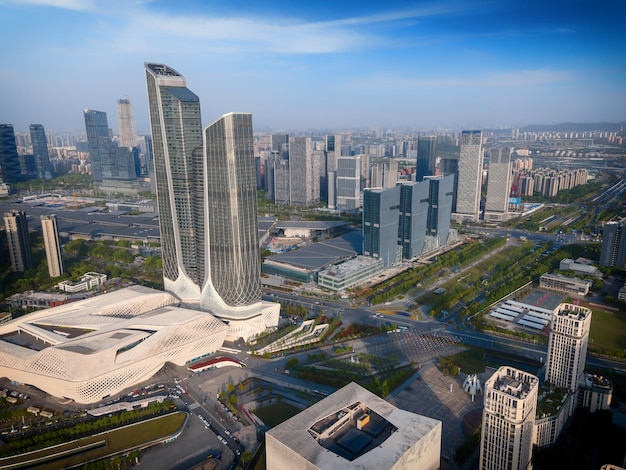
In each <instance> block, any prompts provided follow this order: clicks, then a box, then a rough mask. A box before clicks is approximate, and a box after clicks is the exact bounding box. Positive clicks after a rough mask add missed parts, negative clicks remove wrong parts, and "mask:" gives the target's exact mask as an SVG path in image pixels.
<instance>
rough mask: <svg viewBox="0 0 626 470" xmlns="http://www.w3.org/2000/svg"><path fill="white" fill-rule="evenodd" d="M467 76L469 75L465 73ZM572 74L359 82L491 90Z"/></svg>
mask: <svg viewBox="0 0 626 470" xmlns="http://www.w3.org/2000/svg"><path fill="white" fill-rule="evenodd" d="M465 75H467V74H466V73H465ZM570 76H571V74H570V73H569V72H565V71H558V70H547V69H539V70H517V71H498V72H491V73H490V72H486V73H483V74H482V75H480V76H473V77H468V76H464V77H451V76H445V77H424V78H398V77H372V78H371V79H369V80H368V79H365V80H363V81H361V82H359V85H360V86H362V87H365V88H368V87H380V86H385V87H388V86H390V85H394V86H398V85H405V86H411V87H413V86H417V87H425V88H427V87H431V88H489V87H524V86H537V85H546V84H549V83H557V82H563V81H566V80H568V79H569V78H570Z"/></svg>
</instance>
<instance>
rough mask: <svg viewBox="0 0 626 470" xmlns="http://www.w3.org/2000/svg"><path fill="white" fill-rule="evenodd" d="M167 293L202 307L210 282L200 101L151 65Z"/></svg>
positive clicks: (167, 71)
mask: <svg viewBox="0 0 626 470" xmlns="http://www.w3.org/2000/svg"><path fill="white" fill-rule="evenodd" d="M146 76H147V83H148V104H149V108H150V125H151V128H152V151H153V153H154V171H155V176H156V188H157V203H158V208H159V226H160V229H161V247H162V250H163V277H164V282H165V290H167V291H169V292H172V293H174V294H176V295H177V296H178V297H180V298H181V299H182V300H188V301H198V300H199V298H200V292H201V290H202V286H203V284H204V282H205V279H206V270H205V251H204V247H205V246H206V238H205V237H206V233H205V210H204V193H203V189H204V162H203V158H202V121H201V117H200V99H199V98H198V97H197V96H196V95H195V94H194V93H192V92H191V91H190V90H189V89H188V88H187V86H186V81H185V79H184V77H183V76H182V75H180V74H179V73H178V72H176V71H175V70H174V69H171V68H170V67H168V66H166V65H159V64H146Z"/></svg>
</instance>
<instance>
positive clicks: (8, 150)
mask: <svg viewBox="0 0 626 470" xmlns="http://www.w3.org/2000/svg"><path fill="white" fill-rule="evenodd" d="M0 176H1V177H2V182H3V183H18V182H20V181H22V170H21V169H20V160H19V156H18V154H17V145H16V144H15V132H13V126H12V125H11V124H0Z"/></svg>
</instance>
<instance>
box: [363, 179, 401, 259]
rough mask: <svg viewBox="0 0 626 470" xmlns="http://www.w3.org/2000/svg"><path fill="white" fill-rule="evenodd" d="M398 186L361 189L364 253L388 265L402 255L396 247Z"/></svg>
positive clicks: (398, 213)
mask: <svg viewBox="0 0 626 470" xmlns="http://www.w3.org/2000/svg"><path fill="white" fill-rule="evenodd" d="M399 201H400V186H396V187H395V188H390V189H366V190H365V191H364V192H363V254H364V255H365V256H371V257H372V258H380V259H382V260H383V261H384V266H385V268H388V267H390V266H392V265H394V264H395V263H397V262H398V261H399V260H400V259H401V253H400V249H399V247H398V227H399V217H400V204H399Z"/></svg>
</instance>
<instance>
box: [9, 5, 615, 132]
mask: <svg viewBox="0 0 626 470" xmlns="http://www.w3.org/2000/svg"><path fill="white" fill-rule="evenodd" d="M298 3H300V2H287V1H282V0H277V1H257V2H252V1H242V2H236V3H234V2H224V1H221V0H218V1H214V2H211V3H208V2H203V1H199V0H184V1H180V2H176V3H173V2H168V1H148V0H128V1H122V0H112V1H98V0H0V27H1V28H2V30H3V31H4V36H5V47H4V49H3V53H4V60H3V61H2V64H1V65H0V90H1V91H0V101H1V102H2V103H3V105H2V106H1V107H0V123H7V124H13V126H14V128H15V129H16V131H21V132H24V131H27V129H28V126H29V125H30V124H31V123H38V124H43V125H44V126H45V128H46V130H48V131H51V132H64V131H77V130H82V129H84V119H83V109H84V108H90V109H96V110H99V111H104V112H106V113H107V116H108V120H109V126H110V127H111V128H113V129H114V131H115V132H117V129H118V123H117V100H118V99H120V98H123V97H129V98H130V100H131V103H132V104H133V107H134V111H135V119H136V127H137V131H138V132H140V133H146V132H149V124H148V109H147V96H146V95H147V92H146V84H145V72H144V62H159V63H165V64H167V65H169V66H171V67H173V68H174V69H176V70H177V71H178V72H180V73H181V74H182V75H183V76H185V78H186V80H187V86H188V87H189V89H190V90H192V91H193V92H194V93H196V94H197V95H198V96H199V98H200V102H201V107H202V120H203V123H205V124H208V123H210V122H212V121H214V120H215V119H217V118H218V117H220V116H221V115H223V114H225V113H228V112H232V111H242V112H251V113H253V119H254V126H255V130H257V131H259V130H262V129H273V130H283V129H303V130H304V129H342V128H343V129H348V128H352V129H356V128H403V127H404V128H410V129H430V130H437V129H461V128H502V127H523V126H525V125H529V124H554V123H560V122H622V121H626V61H624V59H623V50H622V46H623V44H625V43H626V32H625V31H624V29H623V20H624V17H625V11H626V7H625V6H623V5H621V4H619V3H618V2H615V3H612V2H608V4H607V2H604V4H602V5H601V6H597V7H596V8H595V9H591V8H590V7H589V6H588V3H586V2H571V1H570V2H561V1H552V2H542V3H540V2H537V1H534V0H533V1H524V2H523V1H520V0H511V1H509V2H505V3H504V2H497V1H487V2H480V3H476V4H470V3H469V2H461V1H458V0H457V1H442V2H419V1H414V2H406V1H402V0H391V1H388V2H384V3H378V2H375V3H372V4H370V3H369V2H366V3H357V2H346V1H341V2H332V3H331V2H328V1H322V2H317V3H315V4H313V3H307V4H303V5H300V4H298Z"/></svg>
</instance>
